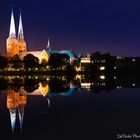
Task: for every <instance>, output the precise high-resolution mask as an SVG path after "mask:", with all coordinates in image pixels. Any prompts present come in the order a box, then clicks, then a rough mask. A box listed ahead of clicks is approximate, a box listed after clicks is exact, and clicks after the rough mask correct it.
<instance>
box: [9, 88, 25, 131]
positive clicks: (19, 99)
mask: <svg viewBox="0 0 140 140" xmlns="http://www.w3.org/2000/svg"><path fill="white" fill-rule="evenodd" d="M26 103H27V95H26V94H23V93H22V92H20V91H19V92H16V91H14V90H13V89H8V91H7V108H8V109H9V111H10V120H11V127H12V132H14V129H15V124H16V117H17V110H18V114H19V123H20V128H21V130H22V125H23V118H24V107H25V105H26Z"/></svg>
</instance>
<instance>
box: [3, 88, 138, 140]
mask: <svg viewBox="0 0 140 140" xmlns="http://www.w3.org/2000/svg"><path fill="white" fill-rule="evenodd" d="M72 88H73V86H72ZM22 89H23V88H22ZM70 89H71V88H70ZM68 91H69V90H68ZM12 92H13V89H12V88H10V90H9V89H8V90H3V91H1V94H0V139H2V140H3V139H7V138H10V139H29V138H30V139H33V140H34V139H46V140H52V139H53V140H54V139H56V140H61V139H65V140H66V139H74V140H75V139H78V140H79V139H81V138H82V139H85V140H89V139H95V140H102V139H108V140H114V139H123V138H124V137H126V136H129V137H130V136H131V137H133V139H134V137H135V139H140V88H122V89H112V90H110V92H106V91H101V92H100V93H99V94H95V93H94V92H93V91H92V92H91V91H90V90H89V89H88V90H87V89H86V88H79V87H76V89H74V90H73V91H72V93H66V92H60V93H59V94H58V93H57V94H56V93H55V94H54V93H53V94H50V93H48V94H47V95H44V96H43V95H41V94H40V92H39V91H38V89H37V90H36V91H34V92H32V93H27V92H26V93H25V91H24V90H23V91H22V92H23V93H22V95H21V96H24V97H25V100H26V103H23V104H22V103H19V104H22V105H23V106H24V109H23V108H22V109H23V110H22V109H21V110H22V111H21V112H22V113H21V116H22V117H23V120H22V119H21V118H20V117H21V116H20V115H19V110H18V109H19V106H18V105H17V104H16V102H19V100H18V101H15V100H14V99H17V97H15V96H16V94H17V93H18V92H17V91H14V92H15V93H12ZM20 92H21V91H20ZM46 92H47V91H46ZM18 94H21V93H18ZM25 94H27V95H25ZM11 98H13V99H12V103H13V102H15V103H13V104H12V103H11V104H12V105H11V106H8V100H10V101H11ZM10 101H9V102H10ZM14 105H15V106H14ZM17 106H18V107H17ZM15 108H17V110H16V113H15V112H14V113H15V114H16V118H12V119H13V120H11V118H10V110H12V109H13V110H14V109H15ZM12 113H13V112H12ZM14 113H13V114H14ZM12 117H15V116H14V115H13V116H12ZM21 120H22V121H21ZM11 121H12V123H13V125H11ZM13 121H15V125H14V122H13ZM136 137H137V138H136Z"/></svg>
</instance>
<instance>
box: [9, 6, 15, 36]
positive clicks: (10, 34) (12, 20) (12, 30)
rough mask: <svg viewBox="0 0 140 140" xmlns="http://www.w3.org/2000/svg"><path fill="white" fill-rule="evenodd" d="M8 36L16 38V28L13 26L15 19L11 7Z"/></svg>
mask: <svg viewBox="0 0 140 140" xmlns="http://www.w3.org/2000/svg"><path fill="white" fill-rule="evenodd" d="M9 37H10V38H16V28H15V20H14V14H13V9H12V12H11V22H10V32H9Z"/></svg>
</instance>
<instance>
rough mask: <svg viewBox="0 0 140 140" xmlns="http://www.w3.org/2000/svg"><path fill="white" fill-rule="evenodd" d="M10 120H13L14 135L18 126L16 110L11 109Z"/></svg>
mask: <svg viewBox="0 0 140 140" xmlns="http://www.w3.org/2000/svg"><path fill="white" fill-rule="evenodd" d="M10 120H11V128H12V133H14V129H15V124H16V108H15V109H10Z"/></svg>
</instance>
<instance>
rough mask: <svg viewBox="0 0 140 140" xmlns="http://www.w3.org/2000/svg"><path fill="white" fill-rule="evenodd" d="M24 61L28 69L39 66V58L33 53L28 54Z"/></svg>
mask: <svg viewBox="0 0 140 140" xmlns="http://www.w3.org/2000/svg"><path fill="white" fill-rule="evenodd" d="M23 62H24V66H25V68H26V69H28V68H31V69H33V68H35V67H38V65H39V60H38V58H37V57H35V56H33V55H32V54H27V55H26V56H25V57H24V58H23Z"/></svg>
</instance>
